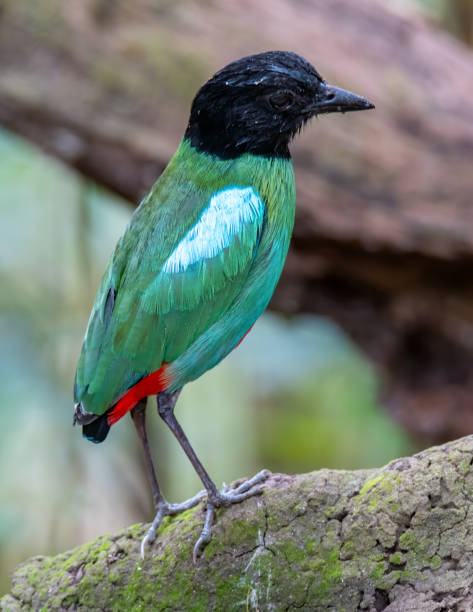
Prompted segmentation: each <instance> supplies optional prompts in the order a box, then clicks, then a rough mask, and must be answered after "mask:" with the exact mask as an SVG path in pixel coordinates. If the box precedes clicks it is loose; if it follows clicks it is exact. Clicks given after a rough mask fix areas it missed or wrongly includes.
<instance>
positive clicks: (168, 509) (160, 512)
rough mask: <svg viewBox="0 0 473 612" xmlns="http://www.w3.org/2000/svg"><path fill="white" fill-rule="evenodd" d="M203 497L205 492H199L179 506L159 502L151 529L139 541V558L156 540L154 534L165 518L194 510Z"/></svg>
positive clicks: (143, 555) (162, 501)
mask: <svg viewBox="0 0 473 612" xmlns="http://www.w3.org/2000/svg"><path fill="white" fill-rule="evenodd" d="M205 496H206V491H199V493H197V495H194V497H191V498H190V499H188V500H186V501H185V502H182V503H181V504H170V503H168V502H167V501H165V500H164V499H162V500H160V501H159V502H158V504H157V506H156V509H157V512H156V516H155V517H154V521H153V522H152V524H151V527H150V528H149V529H148V531H147V533H146V535H145V537H144V538H143V539H142V540H141V558H142V559H144V558H145V550H146V546H148V545H149V544H152V543H153V542H154V540H155V539H156V533H157V531H158V529H159V526H160V525H161V523H162V521H163V518H164V517H165V516H175V515H176V514H181V512H185V511H186V510H189V509H190V508H194V506H197V504H199V503H200V502H201V501H202V500H203V499H204V497H205Z"/></svg>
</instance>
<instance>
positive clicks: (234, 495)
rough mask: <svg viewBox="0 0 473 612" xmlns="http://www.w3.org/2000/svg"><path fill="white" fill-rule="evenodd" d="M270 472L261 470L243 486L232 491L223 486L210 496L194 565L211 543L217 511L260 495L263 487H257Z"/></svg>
mask: <svg viewBox="0 0 473 612" xmlns="http://www.w3.org/2000/svg"><path fill="white" fill-rule="evenodd" d="M270 473H271V472H270V471H269V470H261V472H258V473H257V474H256V475H255V476H253V478H249V479H248V480H245V481H244V482H243V483H242V484H240V485H238V486H237V487H235V488H234V489H230V488H228V487H227V485H225V484H224V485H223V487H222V490H221V491H217V493H216V494H214V495H209V497H208V501H207V510H206V514H205V522H204V526H203V528H202V531H201V534H200V537H199V539H198V540H197V542H196V543H195V546H194V552H193V555H192V558H193V560H194V563H196V562H197V559H198V558H199V557H200V555H201V554H202V552H203V550H204V548H205V547H206V546H207V544H208V543H209V542H210V538H211V536H212V525H213V522H214V520H215V510H216V509H217V508H221V507H222V506H230V505H231V504H238V503H239V502H242V501H243V500H245V499H248V497H252V496H253V495H260V494H261V493H262V492H263V487H258V486H256V485H259V484H261V483H262V482H264V481H265V480H266V479H267V478H268V476H269V475H270Z"/></svg>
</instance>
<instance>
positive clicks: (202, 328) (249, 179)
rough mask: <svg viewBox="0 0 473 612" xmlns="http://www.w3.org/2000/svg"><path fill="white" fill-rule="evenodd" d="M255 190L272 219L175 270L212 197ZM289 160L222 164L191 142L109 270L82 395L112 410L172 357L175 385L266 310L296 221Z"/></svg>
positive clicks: (78, 390)
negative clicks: (169, 267)
mask: <svg viewBox="0 0 473 612" xmlns="http://www.w3.org/2000/svg"><path fill="white" fill-rule="evenodd" d="M229 187H231V188H233V187H240V188H246V187H251V188H253V190H254V192H256V193H257V194H258V195H259V197H260V199H261V200H262V201H263V203H264V215H263V216H262V217H261V218H256V219H255V222H254V223H246V224H244V225H243V226H242V228H241V231H239V232H238V233H236V235H234V236H233V238H232V240H231V241H230V243H229V245H228V246H227V247H226V248H223V249H222V250H220V251H219V252H218V253H216V254H215V255H214V256H211V257H208V258H205V259H202V260H199V261H196V262H195V263H193V264H192V265H189V266H188V267H187V268H186V269H185V270H181V271H176V272H173V273H172V274H170V273H166V272H163V266H164V265H165V262H166V261H167V260H168V258H169V257H170V255H171V254H172V253H173V251H174V250H175V249H176V247H177V245H179V243H180V242H181V241H182V240H183V239H184V237H185V236H186V235H188V233H189V232H190V231H191V230H192V228H193V227H194V226H195V224H196V223H197V222H198V220H199V219H200V218H201V216H202V213H203V212H204V210H205V209H206V208H207V207H208V205H209V202H210V200H211V198H212V196H213V195H214V194H216V193H218V192H220V191H221V190H224V189H226V188H229ZM294 210H295V188H294V177H293V170H292V163H291V161H290V160H289V159H283V158H274V157H273V158H270V157H264V156H260V155H251V154H243V155H241V156H239V157H237V158H235V159H229V160H221V159H219V158H217V157H216V156H213V155H208V154H206V153H199V152H198V151H197V150H196V149H195V148H193V147H192V146H190V144H189V143H188V141H187V140H183V141H182V143H181V144H180V146H179V148H178V150H177V151H176V153H175V155H174V157H173V158H172V160H171V161H170V163H169V165H168V166H167V168H166V169H165V171H164V172H163V174H162V176H161V177H160V178H159V180H158V181H157V182H156V184H155V185H154V187H153V188H152V190H151V192H150V194H149V195H148V197H147V198H146V199H145V200H144V201H143V202H142V203H141V205H140V206H139V208H138V209H137V210H136V211H135V213H134V215H133V217H132V220H131V223H130V225H129V227H128V228H127V230H126V231H125V233H124V235H123V236H122V237H121V239H120V241H119V242H118V244H117V247H116V249H115V252H114V254H113V257H112V259H111V261H110V263H109V265H108V268H107V270H106V272H105V274H104V277H103V280H102V283H101V285H100V288H99V291H98V293H97V297H96V300H95V303H94V307H93V310H92V314H91V317H90V320H89V324H88V328H87V332H86V336H85V339H84V344H83V347H82V353H81V356H80V360H79V365H78V369H77V374H76V381H75V401H76V402H81V403H82V406H83V408H84V409H85V410H86V411H87V412H92V413H94V414H97V415H99V414H103V413H104V412H105V411H106V410H107V409H108V408H109V407H110V406H112V405H113V404H114V403H115V402H116V401H117V400H118V399H119V398H120V396H122V395H123V393H124V392H126V390H127V389H129V388H130V387H132V386H133V385H134V384H135V383H136V382H138V381H139V380H140V379H141V378H143V377H144V376H146V375H147V374H150V373H151V372H154V371H156V370H157V369H159V367H160V366H161V364H163V363H168V364H170V365H169V368H168V370H167V373H168V375H169V377H170V380H171V384H170V386H169V389H170V390H171V391H172V390H175V389H178V388H180V387H182V386H183V385H184V384H185V383H187V382H189V381H191V380H194V379H195V378H197V377H199V376H200V375H201V374H203V373H204V372H205V371H207V370H208V369H210V368H212V367H213V366H215V365H216V364H217V363H218V362H219V361H220V360H221V359H223V357H225V356H226V355H227V354H228V353H229V352H230V351H231V350H232V349H233V348H234V347H235V346H236V344H237V343H238V342H239V341H240V339H241V338H242V337H243V335H244V334H245V333H246V332H247V331H248V329H249V328H250V327H251V326H252V325H253V323H254V322H255V321H256V319H257V318H258V317H259V316H260V315H261V313H262V312H263V310H264V309H265V308H266V306H267V304H268V302H269V299H270V298H271V295H272V293H273V291H274V288H275V286H276V283H277V281H278V279H279V276H280V274H281V271H282V267H283V264H284V260H285V258H286V254H287V250H288V247H289V241H290V236H291V232H292V227H293V223H294Z"/></svg>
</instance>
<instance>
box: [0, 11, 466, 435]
mask: <svg viewBox="0 0 473 612" xmlns="http://www.w3.org/2000/svg"><path fill="white" fill-rule="evenodd" d="M458 5H459V6H460V2H458ZM2 7H3V8H2V11H1V12H0V61H1V64H2V71H1V73H0V124H2V125H3V126H5V127H6V128H8V129H10V130H13V131H15V132H17V133H19V134H21V135H23V136H25V137H26V138H28V139H30V140H32V141H33V142H36V143H37V144H39V145H40V146H41V147H43V148H44V150H46V151H48V152H49V153H51V154H53V155H55V156H57V157H59V158H60V159H62V160H64V161H65V162H66V163H68V164H70V165H72V166H74V167H76V168H78V169H79V170H80V171H81V172H83V173H84V174H85V175H86V176H89V177H91V178H93V179H95V180H96V181H98V182H99V183H101V184H103V185H105V186H107V187H109V188H110V189H112V190H113V191H115V192H116V193H119V194H121V195H123V196H125V197H126V198H129V199H130V200H132V201H134V202H137V201H139V199H140V198H141V197H142V196H143V195H144V194H145V193H146V191H147V190H148V189H149V187H150V186H151V184H152V182H153V181H154V180H155V178H156V176H157V175H159V173H160V171H161V170H162V169H163V167H164V166H165V164H166V163H167V161H168V159H169V157H170V156H171V155H172V152H173V150H174V149H175V147H176V145H177V143H178V141H179V139H180V138H181V136H182V133H183V131H184V128H185V123H186V120H187V113H188V108H189V104H190V100H191V98H192V96H193V94H194V93H195V91H196V89H197V88H198V87H199V85H200V84H201V83H202V82H204V81H205V80H206V78H207V77H208V76H209V74H211V73H212V72H213V71H214V70H216V69H218V68H219V67H221V66H222V65H223V64H225V63H226V62H227V61H230V60H232V59H234V58H235V57H238V56H242V55H245V54H248V53H252V52H256V51H260V50H263V49H267V48H275V47H277V48H286V49H294V50H296V51H298V52H300V53H301V54H303V55H304V56H306V57H307V58H308V59H309V60H311V61H313V62H314V63H315V64H316V66H317V67H318V68H320V70H321V71H322V73H323V74H324V76H325V77H326V78H327V79H329V80H330V81H332V82H334V83H335V84H339V85H341V86H345V87H347V88H350V89H353V90H354V91H358V92H359V93H361V94H363V95H365V96H367V97H368V98H370V99H372V100H373V101H374V102H375V103H376V105H377V109H376V111H375V112H374V113H366V114H360V115H357V116H349V117H346V118H343V117H337V118H333V117H330V118H326V119H325V118H324V120H323V121H320V122H317V125H313V126H311V127H310V128H308V130H307V131H306V133H305V135H304V137H303V139H302V141H301V142H300V143H299V144H298V145H297V146H296V147H295V149H294V158H295V163H296V174H297V186H298V211H297V219H296V226H295V232H294V240H293V245H292V250H291V253H290V257H289V260H288V264H287V266H286V270H285V273H284V276H283V279H282V282H281V283H280V285H279V287H278V290H277V293H276V295H275V297H274V300H273V302H272V307H273V308H274V309H277V310H280V311H282V312H285V313H295V312H312V313H317V314H322V315H327V316H330V317H331V318H333V319H335V320H337V321H338V322H339V323H340V324H341V325H342V326H343V327H344V328H345V329H346V330H347V331H348V332H349V333H350V334H351V336H352V337H353V338H354V339H355V340H356V341H357V342H358V343H359V344H360V345H361V346H362V347H363V348H364V349H365V350H366V351H367V352H368V354H369V355H370V356H371V357H372V359H373V360H374V361H375V363H376V364H378V365H379V367H380V369H381V370H382V371H383V372H384V373H385V378H386V381H387V382H388V383H389V384H388V390H389V392H388V394H387V399H386V402H387V405H388V406H389V407H390V408H391V410H392V411H393V413H394V414H395V415H396V416H397V418H398V419H399V420H400V421H401V422H403V423H404V424H405V425H406V426H407V427H408V428H409V429H410V430H411V431H413V432H415V433H416V434H418V435H420V436H423V437H425V438H428V439H431V440H442V439H445V438H447V437H452V436H458V435H461V434H462V433H464V432H467V431H471V430H473V412H472V411H471V401H472V398H473V373H472V371H471V368H470V367H469V366H468V364H470V363H471V362H472V360H473V333H472V329H473V300H472V298H473V295H472V292H473V289H472V287H471V266H472V264H473V213H472V208H471V194H472V193H473V173H472V171H471V169H472V167H473V163H472V162H473V95H472V94H473V62H472V55H471V53H469V52H468V51H467V50H466V48H465V47H464V46H462V45H460V44H458V43H456V42H455V41H454V40H453V39H449V38H448V37H447V36H446V35H445V34H444V33H442V32H439V31H436V30H434V29H433V28H431V27H429V25H428V24H425V23H423V22H422V21H421V20H420V19H419V18H418V17H417V16H416V15H415V14H405V13H404V14H397V13H395V12H393V10H392V9H391V8H389V7H386V3H384V2H382V0H360V2H357V3H356V4H355V3H353V2H350V0H332V1H331V2H330V3H327V2H325V1H324V0H312V2H294V1H290V0H275V2H273V3H271V5H268V4H265V3H253V4H249V5H248V4H247V3H245V4H241V3H238V2H234V1H233V0H227V1H226V2H225V3H223V4H219V5H213V4H206V3H197V2H194V1H192V0H183V1H182V2H179V3H170V2H159V3H158V2H150V1H149V0H137V1H136V2H134V3H132V4H131V3H128V2H125V1H124V0H116V1H110V0H80V1H79V0H71V1H70V2H67V3H57V2H56V1H55V0H44V1H43V2H41V3H31V2H28V1H27V0H18V1H16V2H4V3H3V5H2ZM262 24H264V28H263V26H262ZM255 40H257V41H258V43H257V46H255Z"/></svg>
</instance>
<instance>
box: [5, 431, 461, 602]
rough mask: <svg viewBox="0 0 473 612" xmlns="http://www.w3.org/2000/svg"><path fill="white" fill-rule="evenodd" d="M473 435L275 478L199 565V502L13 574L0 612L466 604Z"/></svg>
mask: <svg viewBox="0 0 473 612" xmlns="http://www.w3.org/2000/svg"><path fill="white" fill-rule="evenodd" d="M472 463H473V436H471V437H467V438H463V439H460V440H457V441H455V442H451V443H448V444H445V445H444V446H439V447H435V448H432V449H429V450H426V451H424V452H422V453H420V454H418V455H415V456H413V457H408V458H404V459H398V460H396V461H393V462H392V463H390V464H389V465H387V466H386V467H383V468H381V469H373V470H363V471H356V472H349V471H332V470H320V471H317V472H312V473H310V474H302V475H296V476H287V475H282V474H274V475H272V476H271V478H270V479H269V481H268V483H267V486H266V489H265V492H264V494H263V495H262V496H260V497H258V498H253V499H250V500H248V501H246V502H244V503H242V504H239V505H236V506H233V507H231V508H228V509H225V510H222V511H220V514H219V517H218V523H217V525H216V527H215V531H214V536H213V540H212V542H211V543H210V545H209V546H208V547H207V549H206V550H205V553H204V555H203V557H202V558H201V559H200V561H199V562H198V564H197V566H194V565H193V563H192V554H191V553H192V547H193V544H194V542H195V540H196V538H197V537H198V534H199V530H200V528H201V525H202V520H203V512H202V506H199V507H198V508H197V509H195V510H191V511H188V512H187V513H186V514H185V515H181V516H180V517H177V518H175V519H173V520H167V522H165V524H164V525H163V526H162V527H161V529H160V531H159V537H158V539H157V541H156V543H155V544H154V545H153V547H152V548H151V549H149V550H148V555H147V556H146V558H145V560H144V561H142V560H141V558H140V554H139V551H140V540H141V538H142V536H143V535H144V533H145V531H146V528H147V526H146V525H135V526H133V527H130V528H128V529H125V530H124V531H122V532H120V533H117V534H114V535H109V536H102V537H100V538H98V539H97V540H95V541H94V542H90V543H88V544H84V545H83V546H80V547H79V548H76V549H74V550H72V551H69V552H66V553H64V554H61V555H58V556H56V557H35V558H33V559H30V560H29V561H26V562H25V563H24V564H22V565H20V566H19V567H18V568H17V570H16V571H15V573H14V575H13V580H12V588H11V593H10V594H9V595H6V596H5V597H4V598H3V599H2V600H1V601H0V609H1V610H2V611H8V612H16V611H19V610H48V612H49V611H52V610H74V611H86V610H107V611H108V610H110V611H115V610H116V611H119V610H120V611H121V610H179V611H182V610H186V611H187V610H254V611H256V610H259V611H264V610H291V609H301V610H312V611H314V610H337V611H338V610H345V611H351V610H369V611H379V610H386V611H389V612H396V611H399V612H401V611H402V612H406V611H407V610H415V611H426V612H427V611H428V612H434V611H437V610H438V611H440V610H458V611H460V610H471V609H472V606H473V508H472V503H471V502H472V501H473V468H472Z"/></svg>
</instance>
